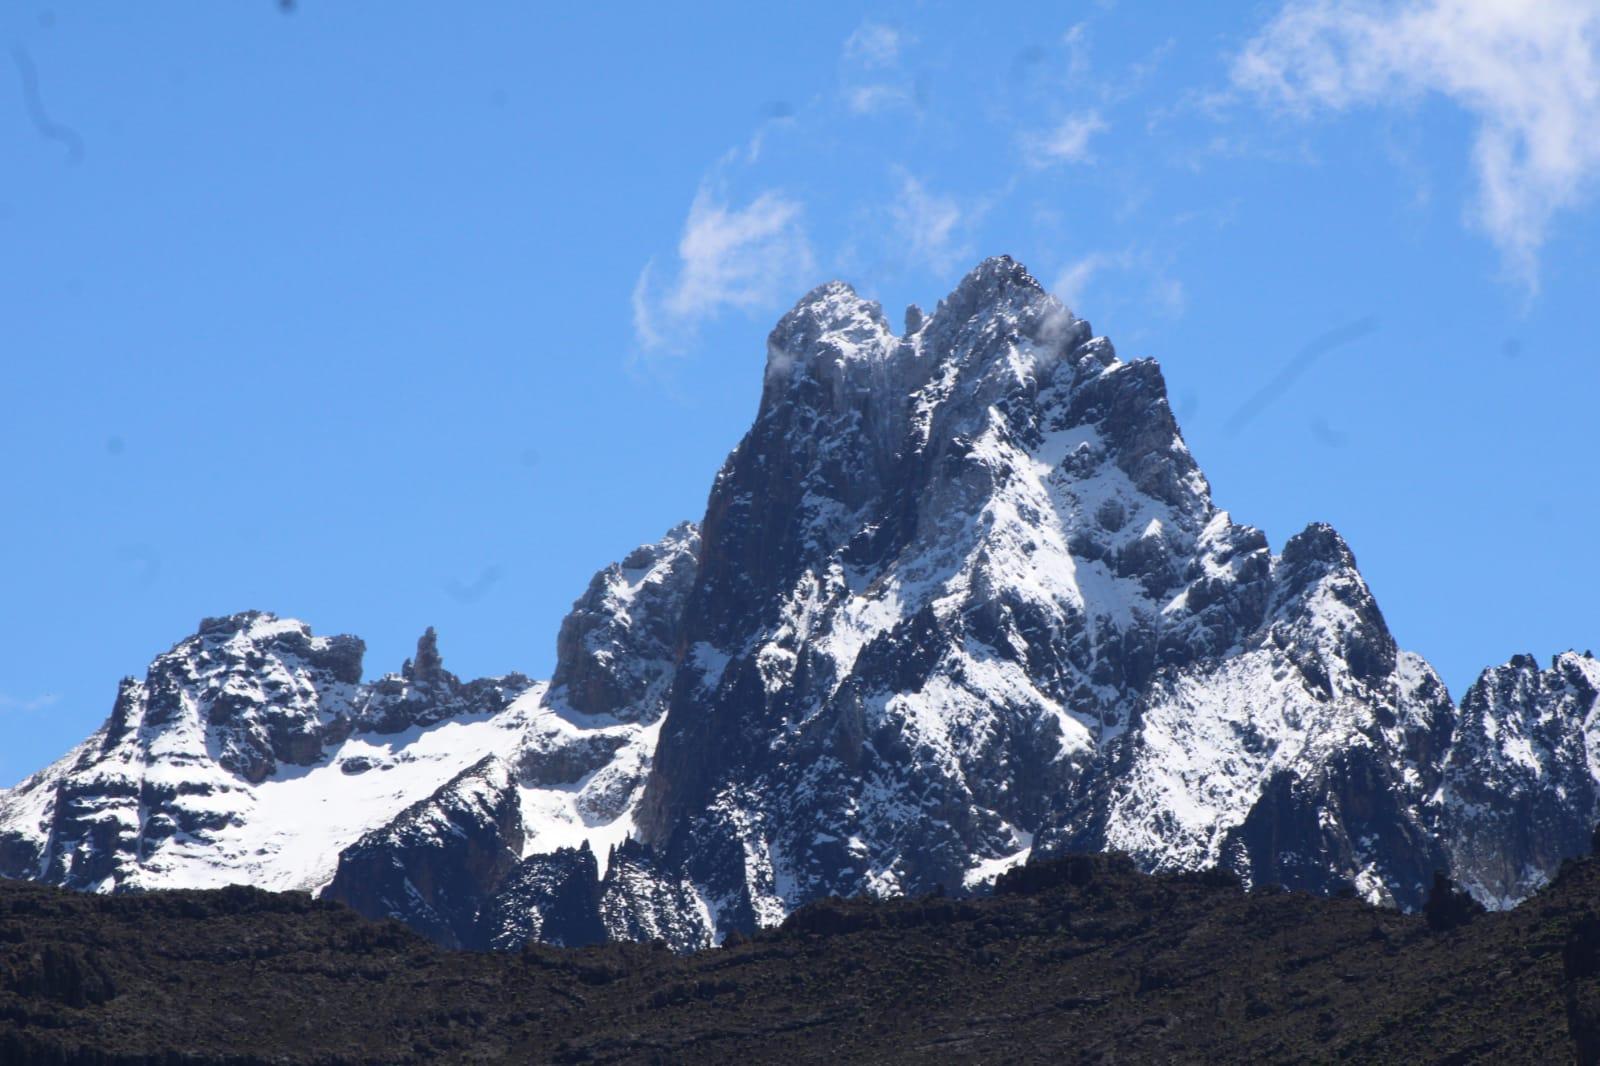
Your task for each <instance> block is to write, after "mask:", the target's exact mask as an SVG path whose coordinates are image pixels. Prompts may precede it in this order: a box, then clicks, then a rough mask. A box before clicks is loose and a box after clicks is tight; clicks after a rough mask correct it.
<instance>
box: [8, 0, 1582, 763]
mask: <svg viewBox="0 0 1600 1066" xmlns="http://www.w3.org/2000/svg"><path fill="white" fill-rule="evenodd" d="M542 6H545V5H528V4H513V3H505V4H479V5H432V4H430V5H423V4H405V3H396V4H386V5H382V7H381V8H380V7H379V6H376V5H351V4H332V3H325V2H321V0H300V2H299V4H298V5H297V7H296V8H295V9H294V10H292V11H284V10H282V9H280V8H279V7H278V6H277V5H275V4H273V3H269V2H265V0H263V2H259V3H234V4H226V5H224V4H213V5H194V4H191V5H176V4H163V3H149V4H113V3H109V2H108V3H85V4H74V5H70V6H67V5H61V6H54V5H45V4H38V3H29V2H24V0H18V2H14V3H11V4H8V5H6V7H5V9H4V11H3V12H0V43H3V44H4V45H5V46H6V51H7V55H6V56H5V59H4V63H3V64H0V86H3V89H0V151H3V162H4V166H3V167H0V301H3V302H0V311H3V314H4V319H5V322H6V325H7V329H6V332H5V336H4V340H3V341H0V402H3V405H4V407H3V410H4V417H3V419H0V456H3V462H0V494H3V495H0V498H3V499H4V500H5V501H6V509H5V515H4V520H3V521H0V560H3V570H0V575H3V576H0V729H4V734H3V735H4V736H5V738H6V743H5V744H4V745H3V746H0V779H3V780H4V781H8V782H9V781H13V780H15V779H17V778H19V777H21V776H22V775H24V774H25V773H27V772H30V771H31V770H33V769H35V768H37V767H38V766H40V765H42V764H43V763H44V762H45V761H47V760H48V759H50V758H53V757H54V756H56V755H58V754H60V753H61V752H62V751H63V750H65V749H66V748H67V747H68V746H69V745H71V744H72V743H75V742H76V741H77V740H79V739H80V738H81V737H83V736H84V735H86V734H87V733H88V732H89V731H90V730H92V729H93V728H94V727H95V726H96V725H98V723H99V722H100V721H101V720H102V719H103V717H104V716H105V714H106V713H107V712H108V711H109V709H110V706H111V702H112V697H113V696H114V693H115V688H116V681H117V678H118V677H120V676H122V675H124V674H130V673H135V674H142V672H143V670H144V668H145V666H146V665H147V663H148V662H149V660H150V659H151V657H153V656H154V655H155V654H157V653H159V652H160V651H162V650H164V649H165V648H167V647H168V646H170V645H171V644H172V643H173V642H175V641H176V640H178V639H181V638H182V637H184V636H185V635H187V634H189V633H190V632H192V631H193V630H194V628H195V625H196V623H197V622H198V621H199V619H200V618H201V617H202V616H204V615H211V614H220V613H226V612H231V611H235V610H241V609H244V608H251V607H254V608H262V609H267V610H272V611H275V612H278V613H280V614H285V615H291V616H294V617H298V618H302V619H304V620H306V621H308V622H309V623H310V624H311V625H312V626H313V627H314V628H315V629H316V630H317V631H318V632H325V633H331V632H354V633H358V634H360V635H362V636H363V637H365V638H366V640H367V643H368V648H369V651H368V659H367V665H368V671H369V673H373V674H376V673H380V672H382V671H385V670H389V669H394V668H397V667H398V666H399V664H400V661H401V660H402V659H403V658H404V657H405V656H406V655H407V654H409V652H410V651H411V649H412V647H413V646H414V642H415V640H416V637H417V634H419V633H420V632H421V631H422V629H423V628H424V627H425V626H428V625H434V626H437V627H438V629H439V632H440V642H441V648H442V650H443V652H444V655H445V660H446V664H447V665H448V666H450V667H451V668H453V669H454V670H456V671H457V672H458V673H461V674H463V675H467V676H478V675H482V674H490V673H501V672H506V671H510V670H522V671H524V672H526V673H529V674H531V675H535V676H539V675H544V674H547V672H548V671H549V669H550V667H551V661H552V658H553V649H554V638H555V632H556V627H557V626H558V625H559V623H560V619H561V617H562V615H563V614H564V613H565V611H566V609H567V607H568V606H569V604H570V603H571V601H572V600H573V599H574V598H575V597H576V596H577V595H578V594H579V593H580V592H581V591H582V589H583V587H584V584H585V583H586V582H587V580H588V577H589V575H590V574H591V573H592V572H593V571H594V570H595V569H597V568H598V567H600V566H602V565H603V564H605V563H606V562H608V561H609V560H612V559H616V558H619V557H621V556H622V555H623V554H624V553H625V552H626V551H627V550H628V549H629V548H630V547H632V546H633V545H635V544H637V543H640V542H643V541H646V540H652V539H654V538H655V537H657V536H658V535H659V534H660V533H661V532H662V531H664V530H665V529H667V528H668V527H669V526H670V525H672V524H673V523H674V522H676V521H677V520H679V519H681V518H685V517H690V518H698V517H699V515H700V512H701V510H702V508H703V505H704V501H705V497H706V492H707V490H708V488H709V486H710V483H711V478H712V476H713V474H714V473H715V471H716V469H717V466H718V465H719V463H720V462H721V460H722V458H723V457H724V455H725V454H726V453H727V451H728V449H729V448H730V447H732V445H733V444H734V443H735V442H736V441H737V440H738V438H739V436H740V434H741V433H742V432H743V430H744V429H745V427H746V426H747V425H748V423H749V420H750V418H751V416H752V415H753V413H754V409H755V404H756V400H757V398H758V395H759V389H760V374H761V366H762V363H763V360H764V339H765V336H766V332H767V330H768V329H769V328H770V327H771V325H772V323H773V321H775V319H776V317H777V316H778V315H779V314H780V313H781V312H782V311H783V310H784V309H785V308H786V307H787V306H789V305H790V304H792V303H793V301H794V300H795V299H796V298H797V297H798V296H799V295H800V294H801V293H802V292H804V291H805V290H806V289H808V288H810V287H811V286H812V285H814V284H816V283H818V282H820V281H822V280H825V279H827V278H831V277H842V278H844V279H846V280H848V281H850V282H852V283H853V284H855V285H856V287H857V288H858V289H859V290H861V291H862V292H864V293H867V294H869V295H871V296H874V297H876V298H879V299H881V300H882V302H883V303H884V305H885V307H886V308H887V309H889V312H890V314H891V316H895V317H897V316H898V314H899V309H900V308H902V307H903V306H904V305H905V304H907V303H910V302H918V303H921V304H923V305H925V306H931V305H932V304H933V303H934V302H936V301H937V300H938V299H939V297H940V296H942V295H944V294H945V293H946V292H947V291H948V290H949V288H950V287H951V285H953V283H954V282H955V281H956V280H957V279H958V278H959V277H960V276H961V274H962V273H964V272H965V270H966V269H968V268H970V266H971V265H972V264H973V263H975V262H976V261H977V260H978V259H979V258H981V257H983V256H985V255H990V254H997V253H1001V252H1005V253H1009V254H1011V255H1014V256H1016V257H1017V258H1019V259H1021V260H1022V261H1023V262H1025V263H1027V264H1029V265H1030V267H1031V268H1032V269H1033V271H1034V272H1035V274H1037V275H1038V276H1039V277H1040V278H1041V280H1043V281H1044V282H1045V283H1047V284H1048V285H1050V286H1052V287H1053V288H1054V289H1055V290H1056V291H1058V292H1059V293H1060V294H1061V295H1062V296H1063V297H1064V298H1066V299H1067V300H1068V301H1069V303H1070V304H1071V305H1072V306H1073V307H1074V308H1075V309H1076V310H1077V311H1078V312H1079V313H1081V314H1082V315H1084V316H1085V317H1087V318H1088V319H1089V320H1090V321H1091V322H1092V323H1093V324H1094V325H1095V327H1096V329H1097V330H1098V331H1099V332H1102V333H1105V334H1107V335H1109V336H1110V337H1112V339H1113V340H1114V341H1115V342H1116V344H1117V346H1118V348H1119V350H1120V351H1121V352H1122V354H1123V355H1125V356H1141V355H1149V356H1154V357H1156V358H1157V359H1159V360H1160V361H1161V363H1162V365H1163V367H1164V369H1165V372H1166V375H1167V380H1168V383H1169V387H1170V390H1171V394H1172V397H1173V401H1174V406H1175V408H1176V409H1177V411H1178V414H1179V419H1180V421H1181V423H1182V425H1183V428H1184V430H1185V434H1186V436H1187V438H1188V440H1189V442H1190V446H1191V448H1192V449H1193V450H1194V452H1195V453H1196V454H1197V456H1198V458H1199V460H1200V462H1201V464H1202V466H1203V467H1204V469H1205V470H1206V472H1207V474H1208V475H1209V477H1210V479H1211V481H1212V485H1213V488H1214V491H1215V495H1216V497H1217V500H1218V502H1219V503H1220V504H1221V505H1222V506H1224V507H1227V508H1228V509H1229V510H1231V511H1232V512H1233V514H1234V515H1235V517H1236V518H1238V519H1240V520H1242V521H1247V522H1250V523H1252V524H1255V525H1258V526H1260V527H1262V528H1263V529H1264V530H1266V532H1267V534H1268V536H1269V537H1270V538H1271V540H1272V542H1273V544H1274V545H1275V546H1280V547H1281V545H1282V543H1283V541H1284V540H1285V539H1286V538H1287V537H1288V536H1290V535H1291V534H1293V533H1294V532H1295V531H1297V530H1299V529H1300V528H1302V527H1303V526H1304V525H1305V524H1306V523H1308V522H1310V521H1313V520H1326V521H1330V522H1332V523H1334V524H1335V525H1336V526H1337V527H1338V528H1339V529H1340V530H1341V531H1342V532H1343V533H1344V534H1345V536H1346V538H1347V539H1348V540H1349V541H1350V542H1351V544H1352V546H1353V547H1354V549H1355V551H1356V553H1357V555H1358V557H1359V558H1360V561H1361V564H1362V568H1363V571H1364V573H1365V574H1366V576H1367V578H1368V580H1369V582H1370V583H1371V584H1372V585H1373V587H1374V589H1375V591H1376V592H1377V594H1378V597H1379V600H1380V602H1381V604H1382V605H1383V607H1384V610H1385V613H1386V615H1387V616H1388V618H1389V621H1390V624H1391V626H1392V627H1393V629H1394V630H1395V632H1396V634H1397V636H1398V637H1399V639H1400V641H1401V643H1402V644H1403V645H1405V646H1407V647H1410V648H1413V649H1415V650H1417V651H1419V652H1421V653H1423V654H1424V655H1426V656H1428V657H1429V658H1430V659H1431V660H1432V661H1433V662H1434V663H1435V664H1436V665H1437V666H1438V667H1439V668H1440V670H1441V671H1442V672H1443V673H1444V675H1445V677H1446V680H1447V681H1448V682H1449V684H1450V686H1451V689H1452V691H1453V692H1454V693H1456V694H1457V695H1459V694H1460V692H1461V691H1462V689H1463V688H1464V687H1465V685H1466V684H1468V683H1469V682H1470V681H1471V679H1472V678H1473V677H1474V676H1475V675H1476V673H1477V672H1478V671H1479V670H1480V669H1481V668H1483V667H1485V666H1487V665H1490V664H1493V663H1498V662H1501V661H1503V660H1504V659H1506V658H1507V657H1509V656H1510V655H1512V654H1513V653H1517V652H1522V651H1529V652H1533V653H1535V654H1537V655H1538V656H1540V657H1541V658H1545V657H1548V656H1549V655H1550V654H1551V653H1553V652H1556V651H1559V650H1563V649H1566V648H1569V647H1577V648H1579V649H1580V650H1581V649H1583V648H1585V647H1600V621H1597V617H1600V616H1597V612H1596V604H1597V603H1600V574H1597V569H1596V567H1595V565H1594V558H1593V550H1594V543H1595V528H1596V521H1597V519H1600V500H1597V493H1596V491H1595V490H1596V485H1597V477H1596V454H1597V449H1596V447H1595V443H1594V437H1595V423H1596V419H1595V411H1596V406H1597V405H1596V399H1597V392H1600V365H1597V360H1596V356H1597V351H1596V349H1597V341H1600V327H1597V325H1596V319H1595V314H1594V303H1595V297H1594V293H1595V288H1594V285H1595V283H1594V278H1595V276H1596V269H1597V267H1600V259H1597V244H1596V239H1597V236H1600V228H1597V221H1600V218H1597V213H1596V210H1595V206H1596V204H1595V199H1594V197H1593V195H1592V194H1593V192H1594V179H1595V174H1596V171H1597V170H1600V61H1597V54H1600V16H1597V15H1595V14H1591V13H1590V12H1589V11H1586V10H1585V8H1586V7H1588V6H1589V5H1584V4H1576V3H1574V4H1568V3H1564V2H1558V0H1551V2H1549V3H1546V4H1541V5H1539V7H1538V8H1537V9H1536V11H1534V12H1521V13H1516V12H1509V13H1508V12H1506V11H1502V10H1501V9H1502V8H1504V7H1507V5H1501V4H1495V3H1491V2H1489V0H1414V2H1407V3H1398V4H1387V5H1374V4H1360V5H1357V4H1353V3H1344V2H1336V0H1316V2H1309V3H1307V2H1302V3H1293V4H1287V5H1285V4H1283V3H1281V2H1276V0H1275V2H1267V3H1250V4H1240V5H1237V6H1232V7H1230V6H1227V5H1220V4H1219V5H1196V4H1182V3H1173V4H1166V5H1158V4H1139V5H1133V4H1116V3H1104V2H1102V3H1082V4H1051V5H1039V6H1038V7H1036V8H1033V9H1027V8H1025V7H1023V6H1019V5H1011V6H1008V7H1007V8H1006V9H1005V14H1004V18H995V17H989V16H986V15H985V14H983V13H982V12H981V11H979V10H978V9H976V8H974V7H973V6H972V5H936V4H909V3H908V4H885V5H868V6H855V5H844V4H838V5H804V6H803V7H800V8H797V9H796V10H794V11H790V12H782V11H770V10H765V8H766V7H768V6H769V5H758V7H759V8H760V9H759V10H757V9H752V7H751V5H746V4H731V3H729V4H706V5H699V6H698V7H697V9H696V10H695V11H694V12H692V13H683V12H677V11H667V10H664V9H662V8H661V7H659V6H648V7H647V6H645V5H637V6H624V5H579V6H582V7H584V8H585V10H581V11H567V12H562V13H550V12H545V11H539V10H536V7H542ZM770 6H774V7H775V6H776V5H770Z"/></svg>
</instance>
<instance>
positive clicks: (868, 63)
mask: <svg viewBox="0 0 1600 1066" xmlns="http://www.w3.org/2000/svg"><path fill="white" fill-rule="evenodd" d="M904 43H905V39H904V37H903V36H902V35H901V33H900V31H899V30H897V29H895V28H894V27H893V26H885V25H884V24H883V23H881V22H863V23H862V24H861V25H859V26H857V27H856V28H855V30H854V32H852V33H851V34H850V36H849V37H846V38H845V41H844V58H845V60H846V62H850V63H855V64H857V65H859V66H863V67H880V68H882V67H892V66H894V65H895V64H897V63H899V62H900V49H901V46H902V45H903V44H904Z"/></svg>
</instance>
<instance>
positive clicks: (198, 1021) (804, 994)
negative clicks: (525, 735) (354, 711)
mask: <svg viewBox="0 0 1600 1066" xmlns="http://www.w3.org/2000/svg"><path fill="white" fill-rule="evenodd" d="M1443 902H1445V900H1444V899H1443V897H1441V903H1443ZM1431 915H1432V916H1431V918H1430V917H1428V916H1421V915H1416V916H1413V915H1401V914H1398V913H1395V912H1392V911H1385V910H1379V909H1375V908H1372V907H1369V906H1367V905H1366V904H1364V903H1361V902H1358V901H1356V900H1349V899H1332V900H1330V899H1322V898H1316V897H1312V896H1309V895H1303V894H1297V893H1283V892H1270V891H1267V892H1257V893H1254V894H1249V895H1247V894H1245V893H1243V892H1241V891H1240V890H1239V889H1238V887H1237V886H1236V885H1235V884H1234V883H1233V882H1232V881H1231V880H1230V879H1229V878H1228V877H1226V876H1225V875H1215V874H1208V875H1183V876H1171V877H1151V876H1146V875H1143V874H1140V873H1138V872H1136V871H1135V870H1134V869H1133V868H1132V867H1131V865H1130V864H1128V863H1127V862H1126V861H1125V860H1121V859H1118V858H1115V857H1112V858H1107V857H1099V856H1097V857H1072V858H1068V859H1064V860H1059V861H1057V862H1052V863H1045V864H1039V865H1035V866H1029V867H1023V868H1021V869H1019V870H1016V871H1013V872H1012V873H1010V874H1008V875H1007V876H1006V877H1004V878H1002V880H1001V882H1000V884H999V886H998V890H997V894H996V895H995V896H994V897H992V898H985V899H944V898H925V899H920V900H901V901H892V902H872V901H866V900H850V901H836V900H830V901H824V902H821V903H817V904H814V905H812V906H810V907H807V908H805V909H803V910H801V911H799V912H798V913H796V914H795V915H794V916H792V917H791V918H790V919H789V921H787V922H786V923H785V924H784V925H783V927H782V928H780V929H777V930H774V931H771V932H767V933H762V934H760V935H758V936H756V937H755V938H753V939H749V940H742V939H740V940H738V942H736V943H733V944H730V945H727V946H724V947H721V948H716V949H712V950H708V951H704V952H700V953H698V954H694V955H688V956H680V955H675V954H673V953H672V952H670V951H668V950H666V949H665V948H663V947H660V946H651V945H634V944H613V945H606V946H602V947H594V948H585V949H580V950H566V949H558V948H550V947H545V946H537V945H536V946H530V947H528V948H526V949H524V950H522V951H520V952H516V953H506V954H477V953H469V952H452V951H447V950H443V949H440V948H438V947H435V946H433V945H432V944H430V943H428V942H427V941H425V940H423V939H422V938H421V937H419V936H417V935H416V934H414V933H412V932H410V931H409V930H407V929H405V928H404V927H402V926H400V925H399V924H398V923H393V922H389V923H378V924H374V923H371V922H368V921H366V920H365V919H362V918H360V917H358V916H357V915H355V914H354V913H353V912H351V911H349V910H347V909H345V908H344V907H343V906H340V905H338V904H334V903H330V902H317V901H313V900H311V899H310V898H308V897H306V896H303V895H298V894H282V895H274V894H269V893H264V892H258V891H255V890H251V889H225V890H221V891H214V892H174V893H159V894H151V895H145V896H111V897H107V896H86V895H80V894H75V893H71V892H66V891H62V890H59V889H53V888H47V887H43V886H38V885H32V884H24V883H14V882H6V883H0V1062H5V1063H86V1064H88V1063H93V1064H107V1066H109V1064H134V1063H139V1064H146V1063H163V1064H165V1063H180V1062H181V1063H230V1064H238V1066H244V1064H254V1063H323V1064H333V1063H339V1064H345V1063H399V1062H421V1061H449V1062H499V1061H515V1062H523V1061H557V1062H684V1061H687V1062H713V1061H730V1060H739V1061H784V1062H824V1061H827V1062H839V1061H867V1060H870V1061H926V1060H930V1059H939V1060H943V1061H950V1060H956V1061H985V1062H994V1061H1039V1062H1044V1061H1062V1060H1066V1061H1084V1062H1114V1061H1117V1062H1128V1061H1150V1060H1160V1059H1167V1058H1176V1059H1180V1060H1185V1061H1193V1060H1202V1059H1209V1060H1222V1061H1234V1060H1245V1059H1251V1060H1277V1061H1328V1060H1338V1059H1345V1060H1355V1061H1389V1060H1409V1061H1413V1062H1442V1061H1448V1062H1460V1063H1466V1062H1478V1061H1483V1062H1488V1061H1499V1062H1507V1061H1515V1062H1532V1061H1538V1062H1561V1061H1570V1060H1572V1059H1574V1058H1577V1059H1578V1060H1580V1061H1586V1062H1592V1061H1595V1057H1596V1052H1595V1046H1596V1045H1595V1044H1594V1043H1593V1036H1594V1034H1595V1032H1596V1031H1597V1027H1596V1022H1597V1021H1600V866H1597V865H1596V863H1595V862H1593V861H1590V860H1585V861H1583V862H1580V863H1575V864H1571V865H1569V866H1568V867H1566V868H1565V870H1564V872H1563V874H1562V876H1561V877H1560V878H1558V880H1557V882H1556V883H1555V884H1554V885H1552V886H1550V887H1549V888H1548V889H1546V890H1545V891H1544V892H1542V893H1541V894H1540V895H1539V896H1537V897H1535V898H1534V899H1533V900H1530V901H1529V902H1528V903H1527V904H1525V905H1524V906H1522V907H1519V908H1517V909H1516V910H1514V911H1511V912H1506V913H1498V914H1487V915H1485V914H1478V913H1475V910H1474V908H1473V907H1472V906H1470V905H1468V906H1463V907H1451V906H1446V905H1440V906H1436V907H1434V908H1432V909H1431ZM736 939H737V938H736Z"/></svg>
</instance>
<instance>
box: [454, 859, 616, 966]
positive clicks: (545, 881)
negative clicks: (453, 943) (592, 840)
mask: <svg viewBox="0 0 1600 1066" xmlns="http://www.w3.org/2000/svg"><path fill="white" fill-rule="evenodd" d="M481 924H482V926H483V933H484V939H485V941H486V943H487V945H488V946H489V947H491V948H515V947H521V946H522V945H523V944H526V943H529V942H533V943H544V944H559V945H561V946H563V947H571V948H579V947H583V946H585V945H587V944H600V943H604V942H605V941H606V940H607V939H608V937H607V935H606V927H605V925H604V923H602V922H601V920H600V869H599V866H598V864H597V863H596V862H595V857H594V852H593V851H591V850H590V848H589V844H588V841H585V842H584V843H583V845H582V846H581V847H577V848H559V849H557V850H556V851H553V852H551V853H549V854H546V855H532V856H529V857H528V858H527V859H524V860H523V861H522V863H521V864H519V865H518V866H517V868H516V869H515V870H513V871H512V873H511V875H510V877H508V878H507V879H506V881H505V882H504V883H503V884H502V885H501V886H500V890H499V892H498V893H497V894H496V895H495V898H494V899H493V900H492V901H491V902H490V903H489V905H488V906H487V907H486V909H485V910H484V913H483V917H482V919H481Z"/></svg>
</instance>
